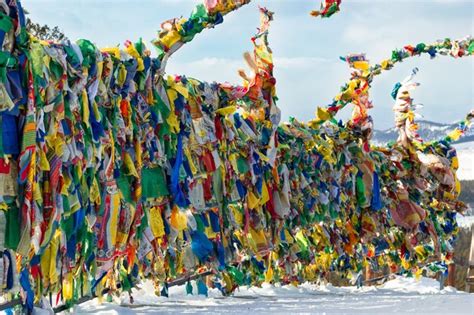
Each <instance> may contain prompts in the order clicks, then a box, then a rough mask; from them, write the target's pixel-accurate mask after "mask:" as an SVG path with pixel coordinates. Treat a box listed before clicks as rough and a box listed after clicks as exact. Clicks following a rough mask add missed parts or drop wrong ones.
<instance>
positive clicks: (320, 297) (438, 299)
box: [74, 277, 474, 314]
mask: <svg viewBox="0 0 474 315" xmlns="http://www.w3.org/2000/svg"><path fill="white" fill-rule="evenodd" d="M153 292H154V287H153V285H152V283H151V282H146V283H144V284H143V286H142V289H141V290H139V291H136V290H135V289H134V291H133V293H132V295H133V297H134V299H135V303H134V305H130V304H128V303H129V298H128V296H127V295H126V294H124V295H122V297H121V298H120V299H119V298H117V301H115V302H116V303H117V302H118V303H120V304H121V306H117V305H116V304H111V303H104V304H102V305H99V304H98V302H97V300H94V301H91V302H88V303H86V304H83V305H81V306H79V307H76V308H75V309H74V314H90V313H100V314H144V313H146V314H155V313H160V314H176V313H183V312H186V313H218V314H220V313H234V314H269V313H272V314H295V313H312V314H473V312H474V303H473V295H472V294H467V293H464V292H459V291H456V289H454V288H451V287H448V288H445V289H444V290H440V289H439V283H438V282H437V281H435V280H433V279H429V278H421V280H420V281H416V280H415V279H413V278H403V277H397V278H395V279H393V280H391V281H388V282H387V283H385V284H384V285H382V286H379V287H363V288H361V289H357V288H355V287H333V286H332V285H325V286H316V285H312V284H308V283H305V284H302V285H300V286H299V287H293V286H271V285H264V286H263V287H262V288H256V287H252V288H244V287H241V288H240V290H238V291H237V292H236V294H235V295H234V296H233V297H225V298H224V297H222V296H221V294H220V293H219V292H218V291H217V289H210V291H209V298H205V297H202V296H186V293H185V292H186V290H185V288H184V286H182V287H173V288H170V297H169V298H164V297H157V296H155V295H154V294H153ZM194 292H196V288H194ZM448 305H449V307H447V306H448Z"/></svg>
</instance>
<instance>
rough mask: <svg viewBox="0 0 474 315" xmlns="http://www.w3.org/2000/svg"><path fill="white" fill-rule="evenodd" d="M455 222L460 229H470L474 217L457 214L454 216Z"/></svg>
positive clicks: (473, 223) (473, 222)
mask: <svg viewBox="0 0 474 315" xmlns="http://www.w3.org/2000/svg"><path fill="white" fill-rule="evenodd" d="M456 221H457V223H458V225H459V226H460V227H461V228H470V227H471V226H472V225H474V216H473V215H467V216H464V215H462V214H459V213H458V214H457V215H456Z"/></svg>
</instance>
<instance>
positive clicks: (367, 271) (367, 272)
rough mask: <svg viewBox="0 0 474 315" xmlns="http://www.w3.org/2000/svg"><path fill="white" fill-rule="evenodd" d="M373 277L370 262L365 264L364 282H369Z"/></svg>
mask: <svg viewBox="0 0 474 315" xmlns="http://www.w3.org/2000/svg"><path fill="white" fill-rule="evenodd" d="M373 277H374V273H373V272H372V268H371V267H370V264H367V265H366V266H365V283H368V284H369V283H370V280H371V279H372V278H373Z"/></svg>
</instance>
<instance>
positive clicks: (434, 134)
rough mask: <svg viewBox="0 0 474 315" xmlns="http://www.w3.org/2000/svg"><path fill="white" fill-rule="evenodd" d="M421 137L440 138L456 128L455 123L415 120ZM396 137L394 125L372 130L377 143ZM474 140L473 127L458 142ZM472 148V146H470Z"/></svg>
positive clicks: (393, 139) (429, 139)
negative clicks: (388, 127) (385, 128)
mask: <svg viewBox="0 0 474 315" xmlns="http://www.w3.org/2000/svg"><path fill="white" fill-rule="evenodd" d="M417 123H418V126H419V128H420V129H419V130H418V133H419V134H420V136H421V138H422V139H424V140H425V141H431V140H436V139H442V138H443V137H445V136H446V134H447V133H448V132H449V131H451V130H453V129H454V128H456V126H457V123H454V124H442V123H437V122H432V121H426V120H420V121H417ZM397 137H398V131H397V129H396V128H395V127H393V128H390V129H387V130H374V135H373V138H372V140H373V141H374V142H375V143H377V144H385V143H387V142H390V141H395V140H396V139H397ZM473 141H474V129H471V130H469V131H468V133H467V134H466V135H465V136H464V137H462V138H461V139H460V140H459V143H463V142H473ZM472 148H473V149H474V146H473V147H472Z"/></svg>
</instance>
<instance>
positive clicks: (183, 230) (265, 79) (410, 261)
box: [0, 0, 474, 311]
mask: <svg viewBox="0 0 474 315" xmlns="http://www.w3.org/2000/svg"><path fill="white" fill-rule="evenodd" d="M249 2H250V1H249V0H234V1H230V0H226V1H224V0H206V1H204V4H200V5H197V6H196V8H195V10H194V11H193V12H192V14H191V16H190V17H189V18H188V19H185V18H181V19H172V20H169V21H166V22H164V23H163V24H162V25H161V27H162V29H161V31H160V32H159V34H158V37H157V38H156V39H155V40H154V41H153V46H154V47H155V48H156V49H157V52H158V55H157V57H152V54H151V52H150V51H149V50H148V49H147V48H146V46H145V44H144V43H143V42H142V40H139V41H137V42H136V43H132V42H130V41H127V42H126V43H125V49H123V50H121V49H119V48H117V47H114V48H105V49H99V48H97V47H96V46H95V45H94V44H93V43H92V42H90V41H88V40H85V39H81V40H78V41H77V42H75V43H73V42H70V41H65V42H62V43H53V42H46V41H41V40H38V39H37V38H34V37H32V36H31V35H29V34H28V33H27V31H26V28H25V18H24V12H23V9H22V6H21V3H20V1H9V3H8V5H7V4H6V3H5V2H3V4H4V5H2V6H1V7H0V42H1V43H2V50H1V51H0V98H1V100H2V102H0V125H1V130H2V132H1V135H0V210H1V211H0V225H1V227H2V228H1V229H0V231H3V232H0V247H1V248H0V249H1V251H2V256H1V258H0V290H1V291H2V293H3V294H4V295H5V296H10V297H13V296H17V295H18V294H20V293H21V296H22V298H23V301H24V306H25V307H26V309H27V310H29V311H31V310H32V308H33V306H34V305H35V304H37V303H39V302H40V301H41V299H42V297H45V296H47V295H48V294H50V293H51V294H54V295H55V297H57V302H59V301H63V302H64V303H66V304H67V305H70V306H72V305H74V304H75V303H76V302H77V301H78V300H79V298H80V295H81V294H83V293H84V292H86V293H90V294H96V295H101V293H102V292H103V291H104V289H108V290H109V292H131V289H132V287H133V286H134V285H135V284H136V283H138V282H139V281H140V279H144V278H148V279H152V280H153V281H154V282H155V283H156V287H157V292H159V293H160V294H161V295H167V294H168V292H167V285H166V283H167V281H169V280H170V279H173V278H176V277H179V276H180V275H186V274H190V273H200V272H201V271H203V270H211V271H213V272H214V274H215V276H214V285H215V286H216V287H217V288H219V289H220V290H221V291H222V292H223V294H230V293H232V291H233V290H235V288H236V287H238V286H240V285H259V284H261V283H262V282H268V283H275V282H281V283H302V282H304V281H315V280H317V279H318V278H319V277H322V276H324V275H325V274H327V273H328V272H335V273H338V274H340V275H343V276H347V277H351V276H352V275H353V274H354V273H357V272H359V271H360V270H362V268H364V267H365V266H366V265H368V264H370V265H371V266H372V267H373V268H375V269H377V268H382V267H383V266H390V267H392V268H396V266H402V268H403V269H404V270H407V271H410V272H412V271H417V270H420V268H419V266H420V264H421V265H425V266H428V262H429V261H430V259H431V260H432V259H433V258H434V259H435V260H436V261H438V262H439V264H440V265H442V264H444V263H446V262H449V261H450V260H451V259H452V252H453V242H454V239H455V236H456V233H457V225H456V220H455V215H456V213H457V212H459V211H462V210H463V209H464V208H465V205H464V204H463V203H462V202H460V201H459V200H458V199H457V197H458V195H459V193H460V184H459V181H458V180H457V178H456V169H457V167H458V161H457V158H456V151H455V149H454V148H453V147H452V146H451V145H450V143H451V142H452V141H455V140H457V139H458V138H459V137H460V136H461V135H462V134H463V133H464V132H465V131H466V130H467V128H468V127H469V126H470V123H471V120H472V118H473V116H474V115H473V113H470V114H469V115H468V116H467V118H466V120H464V121H463V122H462V123H460V125H459V127H458V128H457V129H456V130H454V131H453V132H452V133H450V134H449V135H448V136H447V138H446V139H441V140H439V141H435V142H430V143H425V142H423V141H422V139H420V137H419V136H418V135H417V133H416V122H415V119H414V118H415V115H414V114H413V113H414V111H415V110H416V104H413V102H412V99H411V98H410V95H409V93H410V91H411V90H412V89H413V88H414V87H415V86H416V84H414V83H413V81H412V80H413V78H412V77H409V78H408V79H407V80H405V81H403V82H401V83H399V84H397V86H396V88H395V89H394V91H393V93H392V95H393V96H394V99H395V102H396V103H395V106H394V110H395V119H396V126H397V128H398V129H399V132H400V138H399V140H398V141H397V142H395V143H392V144H390V145H388V146H387V147H376V146H374V145H371V144H370V138H371V134H372V120H371V117H370V115H369V114H368V112H369V109H370V108H371V107H372V103H371V102H370V100H369V95H368V91H369V88H370V83H371V82H372V80H373V78H374V77H375V76H376V75H378V74H379V73H380V72H381V71H383V70H388V69H390V68H392V67H393V66H394V64H395V63H397V62H400V61H402V60H403V59H405V58H408V57H410V56H414V55H419V54H422V53H428V54H429V55H430V56H435V55H437V54H442V55H443V54H446V55H451V56H453V57H468V56H472V54H473V51H474V42H473V40H472V39H470V38H466V39H463V40H458V41H454V40H445V41H442V42H437V43H435V44H433V45H425V44H419V45H417V46H416V47H412V46H406V47H405V48H403V49H402V50H397V51H394V53H393V54H392V57H391V59H388V60H386V61H383V62H382V63H381V64H376V65H375V66H370V64H369V62H368V61H367V60H366V58H365V56H364V55H362V54H361V55H351V56H347V57H345V58H344V60H345V61H346V62H348V63H349V64H350V65H351V67H353V69H354V73H353V76H352V78H351V80H350V82H349V83H348V84H346V85H345V86H344V87H343V88H342V89H341V94H339V95H338V96H336V98H335V99H334V102H333V103H332V104H331V105H330V106H329V107H327V108H318V110H317V113H316V118H315V119H314V120H312V121H310V122H308V123H303V122H299V121H297V120H296V119H291V120H290V121H289V122H281V113H280V110H279V109H278V107H277V104H276V103H277V100H278V99H277V94H276V79H275V77H274V73H273V57H272V50H271V48H270V46H269V41H268V32H269V28H270V24H271V21H272V20H273V18H274V15H273V13H272V12H270V11H269V10H267V9H264V8H261V9H260V13H261V20H260V22H261V25H260V27H259V28H258V32H257V34H256V35H255V36H254V37H253V38H252V43H253V45H254V51H253V53H246V54H244V59H245V61H246V63H247V64H248V65H249V68H250V69H251V73H246V72H245V71H240V72H239V74H240V76H241V77H242V79H243V84H242V85H241V86H236V85H230V84H228V83H223V84H220V83H207V82H201V81H199V80H196V79H192V78H187V77H185V76H167V75H166V74H165V69H166V61H167V60H168V58H169V57H170V56H171V55H172V54H173V53H174V52H175V51H177V49H179V48H180V47H182V46H183V44H185V43H187V42H189V41H191V40H192V39H193V38H194V37H195V35H197V34H198V33H200V32H202V31H203V30H204V29H206V28H211V27H214V26H215V25H217V24H219V23H222V21H223V18H224V16H225V15H226V14H228V13H230V12H232V11H234V10H237V9H238V8H240V7H241V6H243V5H245V4H247V3H249ZM339 5H340V1H326V2H325V6H324V10H322V11H321V13H320V15H322V16H324V17H329V16H331V15H332V14H333V13H335V12H337V11H338V9H339ZM331 12H332V13H331ZM348 104H352V105H354V112H353V116H352V118H351V120H350V121H349V122H347V123H343V122H341V121H337V120H336V119H335V115H336V113H337V112H338V111H339V110H340V109H341V108H343V107H344V106H346V105H348ZM430 263H431V262H430ZM429 266H436V265H435V264H433V263H431V265H429ZM433 268H435V267H432V268H431V267H430V268H425V269H433ZM435 269H436V268H435ZM433 270H434V269H433ZM187 291H188V292H190V293H191V292H192V286H190V285H189V283H188V285H187ZM206 292H207V286H206V283H205V282H204V281H203V280H202V279H201V280H199V281H198V293H199V294H204V295H206V294H207V293H206Z"/></svg>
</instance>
